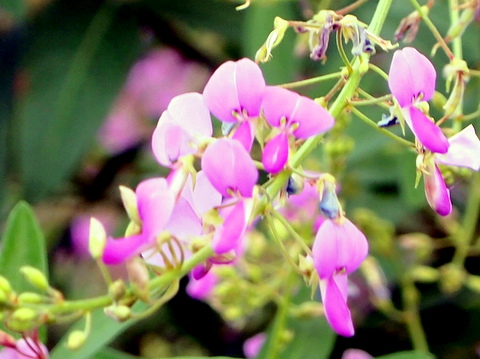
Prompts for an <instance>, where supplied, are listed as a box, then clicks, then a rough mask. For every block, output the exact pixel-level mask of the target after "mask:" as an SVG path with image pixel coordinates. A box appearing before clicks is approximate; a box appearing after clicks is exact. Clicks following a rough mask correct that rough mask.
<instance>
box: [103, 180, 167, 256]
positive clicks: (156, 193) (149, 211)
mask: <svg viewBox="0 0 480 359" xmlns="http://www.w3.org/2000/svg"><path fill="white" fill-rule="evenodd" d="M135 194H136V196H137V207H138V212H139V215H140V220H141V221H142V229H141V233H139V234H136V235H132V236H129V237H123V238H119V239H113V238H109V239H108V241H107V244H106V247H105V251H104V253H103V261H104V262H105V264H119V263H122V262H124V261H125V260H127V259H129V258H131V257H133V256H135V255H138V254H139V253H140V252H142V251H143V250H146V249H147V248H148V247H149V246H151V245H152V244H153V243H154V242H155V238H156V236H158V235H159V234H160V233H161V232H162V231H163V230H164V229H165V226H166V224H167V223H168V222H169V220H170V217H171V215H172V212H173V209H174V206H175V196H174V194H173V193H172V192H171V190H170V189H169V187H168V184H167V181H166V180H165V179H164V178H151V179H147V180H145V181H142V182H141V183H140V184H139V185H138V186H137V189H136V191H135Z"/></svg>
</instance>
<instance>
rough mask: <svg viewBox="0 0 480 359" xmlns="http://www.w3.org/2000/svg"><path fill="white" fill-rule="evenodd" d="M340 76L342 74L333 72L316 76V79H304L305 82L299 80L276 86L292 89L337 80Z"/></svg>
mask: <svg viewBox="0 0 480 359" xmlns="http://www.w3.org/2000/svg"><path fill="white" fill-rule="evenodd" d="M340 76H342V72H341V71H338V72H334V73H332V74H328V75H322V76H317V77H313V78H311V79H306V80H301V81H295V82H289V83H285V84H281V85H278V86H280V87H284V88H287V89H292V88H297V87H302V86H308V85H313V84H317V83H320V82H323V81H328V80H334V79H338V78H339V77H340Z"/></svg>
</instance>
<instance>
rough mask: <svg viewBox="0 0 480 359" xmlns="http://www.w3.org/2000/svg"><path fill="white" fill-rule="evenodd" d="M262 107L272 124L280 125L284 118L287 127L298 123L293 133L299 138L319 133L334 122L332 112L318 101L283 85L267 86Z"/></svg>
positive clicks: (327, 128) (274, 125) (330, 126)
mask: <svg viewBox="0 0 480 359" xmlns="http://www.w3.org/2000/svg"><path fill="white" fill-rule="evenodd" d="M262 107H263V112H264V114H265V118H266V120H267V122H268V123H269V124H270V125H271V126H273V127H280V126H281V120H282V118H284V119H286V125H287V127H290V126H293V125H294V124H296V126H298V127H297V128H296V129H295V130H294V131H293V134H294V135H295V136H296V137H297V138H308V137H311V136H314V135H318V134H320V133H323V132H325V131H327V130H329V129H330V128H332V126H333V124H334V119H333V117H332V116H331V115H330V113H328V111H327V110H325V109H324V108H323V107H322V106H320V105H319V104H318V103H316V102H315V101H313V100H312V99H310V98H308V97H304V96H300V95H299V94H298V93H296V92H293V91H290V90H287V89H284V88H281V87H276V86H267V89H266V90H265V95H264V97H263V104H262Z"/></svg>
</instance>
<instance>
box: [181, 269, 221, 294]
mask: <svg viewBox="0 0 480 359" xmlns="http://www.w3.org/2000/svg"><path fill="white" fill-rule="evenodd" d="M217 282H218V277H217V275H216V274H215V272H214V271H209V272H208V273H206V274H205V275H204V276H202V277H201V278H200V279H195V277H194V276H192V275H191V276H190V280H189V282H188V284H187V288H186V291H187V293H188V295H189V296H190V297H192V298H195V299H199V300H204V299H206V298H207V297H208V296H209V295H210V293H211V292H212V290H213V288H215V286H216V285H217Z"/></svg>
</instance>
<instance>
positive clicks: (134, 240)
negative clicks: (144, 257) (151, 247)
mask: <svg viewBox="0 0 480 359" xmlns="http://www.w3.org/2000/svg"><path fill="white" fill-rule="evenodd" d="M148 244H149V238H147V237H145V236H144V235H143V234H137V235H135V236H130V237H123V238H118V239H114V238H109V239H108V240H107V243H106V245H105V249H104V251H103V257H102V260H103V263H105V264H108V265H114V264H120V263H123V262H125V261H126V260H127V259H129V258H131V257H133V256H136V255H138V254H140V252H141V251H142V250H144V249H145V248H146V247H147V246H148Z"/></svg>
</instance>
